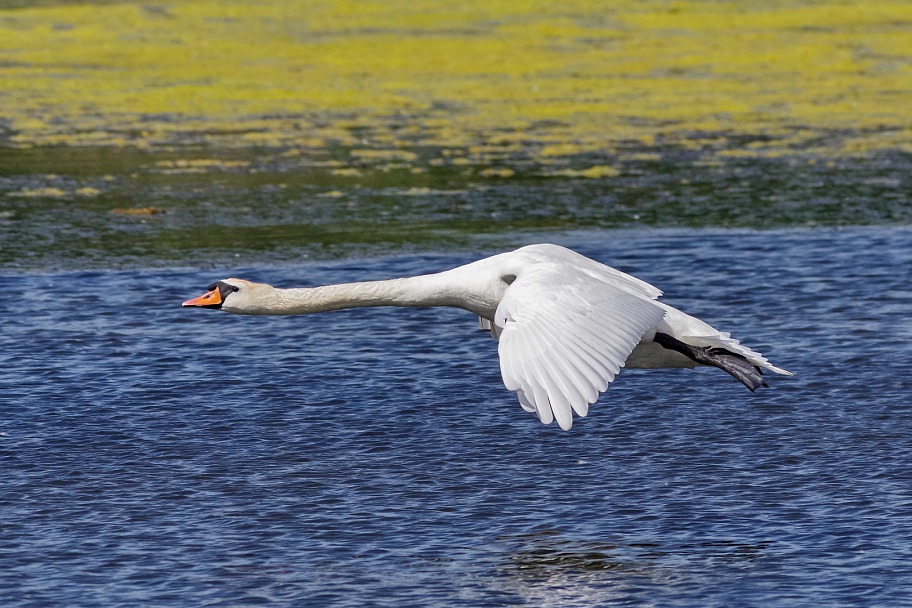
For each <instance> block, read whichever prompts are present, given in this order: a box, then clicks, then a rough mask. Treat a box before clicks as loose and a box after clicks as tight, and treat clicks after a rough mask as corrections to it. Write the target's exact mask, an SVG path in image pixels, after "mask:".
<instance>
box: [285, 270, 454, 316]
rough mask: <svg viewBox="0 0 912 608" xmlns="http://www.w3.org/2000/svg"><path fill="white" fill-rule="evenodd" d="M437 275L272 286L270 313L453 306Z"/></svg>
mask: <svg viewBox="0 0 912 608" xmlns="http://www.w3.org/2000/svg"><path fill="white" fill-rule="evenodd" d="M436 277H437V275H424V276H419V277H409V278H403V279H390V280H386V281H366V282H360V283H342V284H339V285H326V286H323V287H299V288H294V289H275V290H274V296H275V301H274V303H273V304H272V306H270V308H271V310H270V313H271V314H291V315H295V314H309V313H317V312H327V311H331V310H341V309H344V308H362V307H370V306H446V305H453V302H452V301H451V300H450V298H449V296H448V292H447V289H446V288H445V287H444V286H443V285H441V284H440V282H439V281H437V280H436Z"/></svg>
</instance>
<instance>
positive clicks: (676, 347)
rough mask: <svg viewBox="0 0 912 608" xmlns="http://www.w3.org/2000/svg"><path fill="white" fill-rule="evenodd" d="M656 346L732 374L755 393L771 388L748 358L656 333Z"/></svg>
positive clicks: (721, 349) (722, 349)
mask: <svg viewBox="0 0 912 608" xmlns="http://www.w3.org/2000/svg"><path fill="white" fill-rule="evenodd" d="M653 342H655V343H656V344H658V345H660V346H662V347H664V348H667V349H669V350H673V351H675V352H679V353H681V354H682V355H684V356H686V357H688V358H690V359H691V360H693V361H696V362H697V363H701V364H703V365H711V366H713V367H718V368H719V369H721V370H724V371H725V372H727V373H729V374H731V375H732V376H733V377H734V378H735V379H737V380H738V381H739V382H741V384H743V385H744V386H746V387H747V388H749V389H750V390H751V391H755V390H757V389H758V388H760V387H761V386H769V385H768V384H767V383H766V380H764V379H763V372H762V371H761V370H760V368H759V367H757V366H756V365H752V364H751V363H750V362H749V361H748V360H747V359H746V358H744V357H743V356H741V355H737V354H735V353H733V352H730V351H727V350H725V349H724V348H716V347H708V346H691V345H690V344H686V343H684V342H681V341H680V340H678V339H677V338H673V337H671V336H669V335H668V334H663V333H656V335H655V337H654V338H653Z"/></svg>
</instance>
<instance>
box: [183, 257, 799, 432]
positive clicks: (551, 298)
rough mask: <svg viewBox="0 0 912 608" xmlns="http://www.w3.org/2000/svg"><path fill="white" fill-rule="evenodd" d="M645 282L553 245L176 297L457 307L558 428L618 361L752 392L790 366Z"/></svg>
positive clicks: (531, 405) (224, 306) (246, 303)
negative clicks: (433, 265)
mask: <svg viewBox="0 0 912 608" xmlns="http://www.w3.org/2000/svg"><path fill="white" fill-rule="evenodd" d="M660 295H662V292H661V291H660V290H659V289H657V288H656V287H653V286H652V285H650V284H649V283H646V282H645V281H642V280H640V279H637V278H636V277H633V276H631V275H629V274H625V273H623V272H621V271H619V270H616V269H614V268H611V267H610V266H606V265H604V264H601V263H599V262H596V261H595V260H592V259H589V258H587V257H585V256H583V255H581V254H579V253H576V252H575V251H572V250H570V249H567V248H565V247H561V246H559V245H553V244H537V245H528V246H525V247H521V248H520V249H517V250H515V251H510V252H506V253H501V254H498V255H494V256H492V257H489V258H484V259H481V260H478V261H476V262H472V263H470V264H466V265H464V266H459V267H457V268H453V269H452V270H446V271H443V272H439V273H435V274H427V275H421V276H415V277H406V278H398V279H390V280H384V281H367V282H360V283H344V284H339V285H326V286H323V287H302V288H294V289H279V288H276V287H273V286H271V285H267V284H263V283H253V282H251V281H245V280H243V279H223V280H221V281H217V282H215V283H213V284H212V285H210V286H209V288H208V291H207V292H206V293H205V294H203V295H202V296H199V297H197V298H194V299H191V300H187V301H186V302H184V303H183V306H188V307H200V308H210V309H218V310H223V311H227V312H231V313H240V314H249V315H301V314H310V313H317V312H326V311H330V310H338V309H343V308H355V307H363V306H453V307H456V308H462V309H465V310H467V311H470V312H472V313H474V314H476V315H477V316H478V317H479V320H480V326H481V328H482V329H486V330H490V332H491V335H492V336H493V337H494V338H495V339H496V340H498V352H499V355H500V371H501V376H502V377H503V382H504V385H505V386H506V387H507V389H509V390H511V391H514V392H515V393H516V395H517V397H518V398H519V403H520V405H521V406H522V408H523V409H524V410H526V411H527V412H531V413H535V414H537V415H538V418H539V419H540V420H541V422H543V423H544V424H550V423H551V422H552V421H554V420H556V421H557V423H558V425H560V427H561V428H562V429H564V430H568V429H570V427H571V426H572V424H573V413H574V412H575V413H576V414H577V415H578V416H581V417H582V416H586V414H587V413H588V411H589V406H590V405H591V404H593V403H595V402H596V400H597V399H598V397H599V394H600V393H602V392H604V391H605V390H607V388H608V384H609V383H611V382H612V381H613V380H614V378H615V376H616V375H617V374H618V372H619V371H620V369H621V368H622V367H630V368H649V369H655V368H675V367H678V368H692V367H696V366H698V365H703V366H714V367H718V368H721V369H722V370H724V371H726V372H728V373H729V374H731V375H732V376H734V377H735V378H736V379H737V380H739V381H740V382H742V383H743V384H744V385H745V386H746V387H747V388H748V389H750V390H751V391H755V390H756V389H757V388H759V387H761V386H768V385H767V383H766V381H765V379H764V378H763V375H762V370H769V371H771V372H774V373H777V374H783V375H789V376H790V375H792V373H791V372H788V371H786V370H784V369H781V368H778V367H775V366H774V365H772V364H770V363H769V361H767V360H766V358H765V357H763V355H761V354H760V353H758V352H756V351H754V350H751V349H750V348H747V347H746V346H743V345H742V344H740V343H739V342H738V340H736V339H734V338H732V337H731V334H729V333H727V332H720V331H718V330H716V329H714V328H713V327H712V326H710V325H709V324H707V323H705V322H703V321H701V320H700V319H697V318H695V317H692V316H690V315H688V314H685V313H683V312H681V311H680V310H678V309H676V308H672V307H671V306H668V305H667V304H664V303H663V302H659V301H658V298H659V296H660Z"/></svg>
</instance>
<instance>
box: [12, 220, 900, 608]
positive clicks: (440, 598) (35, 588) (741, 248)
mask: <svg viewBox="0 0 912 608" xmlns="http://www.w3.org/2000/svg"><path fill="white" fill-rule="evenodd" d="M527 238H528V237H522V239H527ZM522 239H521V238H520V237H517V244H520V240H522ZM552 240H557V241H559V242H561V243H563V244H566V245H570V246H573V247H575V248H577V249H579V250H580V251H582V252H583V253H586V254H588V255H590V256H592V257H595V258H597V259H599V260H602V261H605V262H608V263H610V264H612V265H615V266H618V267H621V268H623V269H625V270H628V271H631V272H634V273H635V274H637V275H638V276H640V277H642V278H644V279H646V280H649V281H651V282H653V283H655V284H657V285H658V286H660V287H661V288H663V289H664V290H665V292H666V297H665V300H666V301H668V302H669V303H671V304H673V305H676V306H679V307H681V308H683V309H684V310H686V311H688V312H690V313H692V314H695V315H697V316H700V317H702V318H704V319H706V320H708V321H710V322H712V323H714V324H715V325H717V326H718V327H720V328H722V329H727V330H730V331H732V332H733V333H734V334H735V335H736V336H738V337H741V338H742V339H743V340H744V341H745V342H746V343H747V344H749V345H750V346H752V347H755V348H756V349H758V350H760V351H762V352H764V353H765V354H766V355H768V356H769V357H770V359H771V361H773V362H774V363H775V364H776V365H780V366H782V367H785V368H787V369H790V370H792V371H795V372H796V373H797V376H795V377H794V378H781V377H774V378H771V384H772V387H771V388H769V389H766V390H763V391H759V392H758V393H756V394H751V393H749V392H748V391H747V390H745V389H744V387H742V386H741V385H740V384H739V383H737V382H735V381H734V380H733V379H731V378H730V377H728V376H727V375H726V374H724V373H722V372H720V371H719V370H700V371H688V370H667V371H664V370H663V371H624V372H622V374H621V375H620V377H619V378H618V380H617V381H616V382H615V384H614V385H613V386H612V387H611V388H610V389H609V391H608V392H607V393H606V395H604V396H603V397H602V399H601V400H600V401H599V403H598V404H597V405H595V406H594V407H592V409H591V414H590V416H589V417H588V418H586V419H584V420H578V421H577V423H576V424H575V425H574V427H573V429H572V430H571V431H570V432H563V431H561V430H560V429H558V428H557V427H556V425H551V426H548V427H546V426H543V425H541V424H539V423H538V421H537V420H536V419H535V418H534V417H533V416H532V415H530V414H526V413H525V412H523V411H522V410H521V409H520V407H519V405H518V404H517V403H516V401H515V399H514V397H513V395H512V394H511V393H509V392H507V391H506V390H505V389H504V388H503V386H502V384H501V382H500V378H499V375H498V366H497V359H496V343H495V342H494V341H492V340H491V339H490V338H489V337H488V336H487V335H486V334H485V333H483V332H479V331H477V330H476V329H475V327H476V325H475V319H474V318H472V316H471V315H469V314H468V313H464V312H460V311H451V310H436V309H435V310H432V309H417V310H411V309H410V310H398V309H368V310H357V311H347V312H336V313H330V314H324V315H316V316H310V317H290V318H279V317H240V316H231V315H227V314H222V313H217V312H212V311H204V310H187V309H182V308H181V307H180V305H179V304H180V302H181V301H182V300H183V299H186V298H188V297H191V296H196V295H199V293H201V291H202V290H203V289H204V288H205V287H206V285H208V284H209V283H210V282H211V281H212V280H214V279H218V278H223V277H226V276H243V277H247V278H250V279H255V280H265V281H269V282H272V283H275V284H279V285H283V286H289V285H308V284H320V283H327V282H341V281H348V280H360V279H371V278H383V277H388V276H394V275H407V274H414V273H420V272H428V271H432V270H439V269H444V268H447V267H450V266H453V265H456V264H460V263H464V262H467V261H470V260H472V259H475V258H476V257H478V256H480V255H482V254H486V253H493V251H490V252H465V253H464V254H458V255H454V254H447V255H409V256H401V257H392V258H383V259H363V260H357V259H356V260H349V261H346V262H344V263H331V264H330V263H326V264H302V265H298V266H245V267H240V268H215V269H208V270H205V271H201V270H188V269H176V270H161V269H156V270H149V271H143V270H132V271H129V272H126V271H123V272H115V271H111V272H103V271H92V272H68V273H58V274H17V275H6V276H4V277H2V278H0V290H2V294H3V296H2V298H0V327H2V333H0V369H2V371H0V394H2V405H0V411H2V417H0V465H2V478H0V479H2V481H0V605H3V606H36V607H38V606H40V607H47V606H67V607H79V606H138V605H145V606H253V605H294V606H352V607H361V606H397V607H401V606H513V605H529V606H586V607H589V606H704V607H705V606H720V607H723V606H724V607H732V606H789V607H791V606H837V605H842V606H902V605H912V405H910V394H912V372H910V368H912V322H910V320H909V313H910V311H912V287H910V279H912V270H910V269H912V230H910V229H909V228H864V229H841V230H839V229H818V230H788V231H773V232H751V231H687V230H680V231H643V232H636V231H633V232H623V231H620V232H611V231H604V232H588V233H573V234H562V235H558V236H555V237H554V238H553V239H552Z"/></svg>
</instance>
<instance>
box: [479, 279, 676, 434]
mask: <svg viewBox="0 0 912 608" xmlns="http://www.w3.org/2000/svg"><path fill="white" fill-rule="evenodd" d="M644 291H645V290H644ZM651 295H652V294H647V293H643V294H642V295H640V294H636V293H631V292H630V291H629V290H625V289H622V288H621V287H619V286H617V285H613V284H611V283H608V282H605V281H601V280H593V276H592V274H590V273H587V272H585V271H584V270H582V269H577V268H573V267H567V266H566V265H559V264H554V265H551V264H543V265H539V266H536V267H534V268H531V269H529V270H528V271H527V272H524V273H523V274H522V275H521V276H519V277H517V278H516V280H515V281H514V282H513V283H512V284H511V285H510V287H508V288H507V290H506V293H505V294H504V297H503V299H502V300H501V302H500V305H499V306H498V307H497V312H496V313H495V316H494V328H492V329H493V331H494V333H495V334H497V335H499V340H500V344H499V347H498V350H499V352H500V371H501V375H502V376H503V380H504V384H505V385H506V387H507V388H508V389H509V390H512V391H516V393H517V396H518V397H519V402H520V404H521V405H522V407H523V408H524V409H525V410H527V411H529V412H537V413H538V416H539V418H540V419H541V421H542V422H544V423H545V424H549V423H550V422H551V421H552V420H554V419H556V420H557V423H558V424H559V425H560V427H561V428H562V429H564V430H566V429H569V428H570V426H571V425H572V424H573V412H576V413H577V415H579V416H585V415H586V414H587V413H588V411H589V404H591V403H595V401H596V400H597V399H598V396H599V393H601V392H603V391H605V390H606V389H607V388H608V384H609V383H610V382H611V381H612V380H614V377H615V376H616V375H617V373H618V372H619V371H620V368H621V367H623V366H624V362H625V361H626V359H627V357H628V355H630V353H631V351H632V350H633V349H634V347H636V345H637V343H639V341H640V338H641V337H642V336H643V334H645V333H646V332H647V331H648V330H649V329H650V328H652V327H654V326H655V325H656V323H658V322H659V321H660V320H661V319H662V317H663V316H664V314H665V312H664V310H663V309H662V308H661V307H660V306H658V305H657V304H656V303H655V302H653V301H652V300H651V299H649V297H650V296H651Z"/></svg>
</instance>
